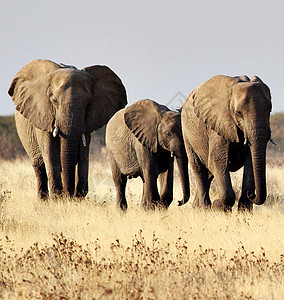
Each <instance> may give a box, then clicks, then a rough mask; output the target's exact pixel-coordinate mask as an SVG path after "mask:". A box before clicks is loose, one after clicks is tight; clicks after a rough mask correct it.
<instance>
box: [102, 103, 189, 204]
mask: <svg viewBox="0 0 284 300" xmlns="http://www.w3.org/2000/svg"><path fill="white" fill-rule="evenodd" d="M106 147H107V150H108V155H109V160H110V165H111V169H112V175H113V180H114V183H115V187H116V192H117V204H118V206H119V207H120V208H121V209H126V208H127V202H126V198H125V187H126V182H127V177H128V178H132V177H138V176H140V177H141V178H142V180H143V195H142V206H143V207H144V208H145V209H153V208H155V207H156V206H159V207H164V208H167V207H168V206H169V205H170V204H171V202H172V200H173V162H174V161H173V160H174V157H176V160H177V165H178V168H179V171H180V178H181V183H182V189H183V199H182V200H181V201H179V205H182V204H184V203H186V202H187V201H188V199H189V178H188V159H187V156H186V151H185V146H184V142H183V139H182V132H181V116H180V113H179V112H173V111H170V110H169V109H168V108H167V107H166V106H164V105H160V104H158V103H156V102H154V101H152V100H148V99H146V100H140V101H138V102H136V103H134V104H132V105H130V106H129V107H127V108H125V109H122V110H120V111H118V112H117V113H116V114H115V115H114V116H113V117H112V118H111V120H110V121H109V122H108V124H107V127H106ZM158 177H159V181H160V194H161V196H160V195H159V192H158V188H157V178H158Z"/></svg>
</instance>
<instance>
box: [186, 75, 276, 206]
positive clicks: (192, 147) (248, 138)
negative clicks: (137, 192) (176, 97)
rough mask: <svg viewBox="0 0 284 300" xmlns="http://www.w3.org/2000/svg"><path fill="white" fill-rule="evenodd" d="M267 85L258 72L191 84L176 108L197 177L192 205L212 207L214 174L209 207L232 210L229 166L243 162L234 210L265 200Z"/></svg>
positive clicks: (268, 132)
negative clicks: (182, 103) (179, 113)
mask: <svg viewBox="0 0 284 300" xmlns="http://www.w3.org/2000/svg"><path fill="white" fill-rule="evenodd" d="M271 108H272V103H271V95H270V90H269V88H268V86H267V85H266V84H265V83H264V82H263V81H262V80H261V79H260V78H259V77H257V76H253V77H252V78H251V79H249V78H248V77H247V76H245V75H243V76H236V77H230V76H224V75H217V76H214V77H212V78H210V79H209V80H208V81H206V82H205V83H203V84H201V85H200V86H198V87H197V88H196V89H195V90H193V91H192V92H191V93H190V95H189V96H188V98H187V99H186V101H185V103H184V105H183V106H182V112H181V123H182V129H183V130H182V133H183V138H184V143H185V147H186V151H187V154H188V159H189V164H190V166H191V168H192V173H193V175H194V177H195V180H196V187H197V191H196V195H195V197H194V200H193V206H194V207H203V208H209V207H211V200H210V197H209V189H210V184H211V182H212V179H213V178H215V180H216V184H217V189H218V194H219V199H217V200H215V201H214V202H213V204H212V208H214V209H217V210H222V211H231V209H232V207H233V206H234V204H235V200H236V196H235V192H234V190H233V188H232V183H231V179H230V173H229V172H235V171H237V170H239V169H240V168H241V167H244V172H243V180H242V190H241V196H240V199H239V202H238V210H239V211H252V208H253V204H256V205H261V204H263V203H264V202H265V200H266V193H267V191H266V147H267V143H268V141H269V140H271V130H270V124H269V118H270V112H271Z"/></svg>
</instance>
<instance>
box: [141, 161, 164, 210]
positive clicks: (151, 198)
mask: <svg viewBox="0 0 284 300" xmlns="http://www.w3.org/2000/svg"><path fill="white" fill-rule="evenodd" d="M158 174H159V172H158V167H157V166H156V165H155V164H154V165H153V166H152V167H150V166H149V167H147V168H146V169H145V168H144V169H143V194H142V207H143V208H144V209H145V210H148V209H155V208H156V207H157V206H159V204H160V196H159V192H158V187H157V179H158Z"/></svg>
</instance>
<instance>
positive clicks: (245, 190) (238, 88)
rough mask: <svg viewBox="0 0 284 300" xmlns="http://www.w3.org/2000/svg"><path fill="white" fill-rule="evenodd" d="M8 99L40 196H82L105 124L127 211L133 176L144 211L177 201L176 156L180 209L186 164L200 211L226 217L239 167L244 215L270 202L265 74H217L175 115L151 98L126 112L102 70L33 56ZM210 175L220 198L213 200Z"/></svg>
mask: <svg viewBox="0 0 284 300" xmlns="http://www.w3.org/2000/svg"><path fill="white" fill-rule="evenodd" d="M8 93H9V95H10V96H11V97H12V99H13V101H14V103H15V105H16V112H15V120H16V127H17V131H18V135H19V137H20V140H21V142H22V144H23V146H24V148H25V151H26V152H27V154H28V156H29V157H30V159H31V161H32V166H33V168H34V171H35V174H36V178H37V192H38V195H39V197H40V198H41V199H46V198H47V197H49V196H50V197H57V196H60V195H68V196H75V197H84V196H86V194H87V193H88V169H89V145H90V140H91V132H92V131H94V130H97V129H99V128H100V127H102V126H103V125H105V124H107V126H106V148H107V152H108V158H109V162H110V166H111V170H112V176H113V180H114V184H115V187H116V199H117V200H116V201H117V205H118V207H120V208H121V209H122V210H125V209H127V200H126V196H125V188H126V183H127V179H128V178H133V177H138V176H139V177H141V179H142V181H143V194H142V206H143V208H145V209H154V208H156V207H160V208H167V207H168V206H169V205H170V204H171V202H172V201H173V177H174V176H173V174H174V173H173V168H174V158H175V159H176V162H177V166H178V170H179V174H180V181H181V186H182V191H183V198H182V200H180V201H179V202H178V204H179V205H183V204H185V203H187V202H188V200H189V198H190V184H189V171H188V166H190V168H191V171H192V172H191V173H192V175H193V177H194V180H195V182H196V191H195V193H194V199H193V201H192V205H193V206H194V207H201V208H209V207H212V208H215V209H218V210H222V211H230V210H231V209H232V207H233V205H234V204H235V200H236V196H235V192H234V190H233V188H232V183H231V179H230V172H234V171H237V170H239V169H240V168H241V167H244V172H243V182H242V190H241V196H240V199H239V201H238V209H239V210H240V211H243V210H247V211H251V210H252V206H253V204H258V205H260V204H263V203H264V202H265V200H266V147H267V143H268V141H269V140H271V131H270V125H269V117H270V112H271V96H270V90H269V88H268V86H267V85H266V84H265V83H263V82H262V80H261V79H260V78H259V77H256V76H254V77H252V78H251V79H250V78H248V77H247V76H239V77H229V76H222V75H218V76H214V77H212V78H211V79H209V80H208V81H206V82H205V83H202V84H201V85H200V86H198V87H197V88H196V89H195V90H193V91H192V92H191V93H190V95H189V96H188V98H187V99H186V101H185V103H184V105H183V106H182V107H181V108H180V109H179V110H178V111H171V110H170V109H169V108H168V107H166V106H164V105H161V104H158V103H156V102H154V101H152V100H149V99H145V100H140V101H137V102H136V103H134V104H132V105H129V106H128V107H125V106H126V105H127V96H126V90H125V87H124V85H123V83H122V82H121V80H120V78H119V77H118V76H117V75H116V74H115V73H114V72H113V71H112V70H111V69H110V68H108V67H106V66H99V65H96V66H90V67H86V68H84V69H82V70H79V69H77V68H75V67H73V66H67V65H64V64H57V63H54V62H52V61H49V60H35V61H32V62H31V63H29V64H27V65H26V66H24V67H23V68H22V69H21V70H20V71H19V72H18V73H17V74H16V76H15V77H14V79H13V81H12V83H11V85H10V88H9V91H8ZM213 178H215V181H216V184H217V188H218V195H219V199H217V200H215V201H214V202H213V203H212V204H211V200H210V197H209V190H210V184H211V182H212V180H213ZM157 181H159V185H160V186H159V190H158V186H157Z"/></svg>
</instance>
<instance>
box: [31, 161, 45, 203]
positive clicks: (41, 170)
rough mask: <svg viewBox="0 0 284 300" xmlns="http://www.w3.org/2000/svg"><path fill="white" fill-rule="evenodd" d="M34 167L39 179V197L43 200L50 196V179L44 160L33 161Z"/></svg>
mask: <svg viewBox="0 0 284 300" xmlns="http://www.w3.org/2000/svg"><path fill="white" fill-rule="evenodd" d="M33 168H34V171H35V175H36V179H37V193H38V197H39V198H40V199H42V200H46V199H47V198H48V183H47V182H48V180H47V173H46V169H45V165H44V162H43V161H41V163H33Z"/></svg>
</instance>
